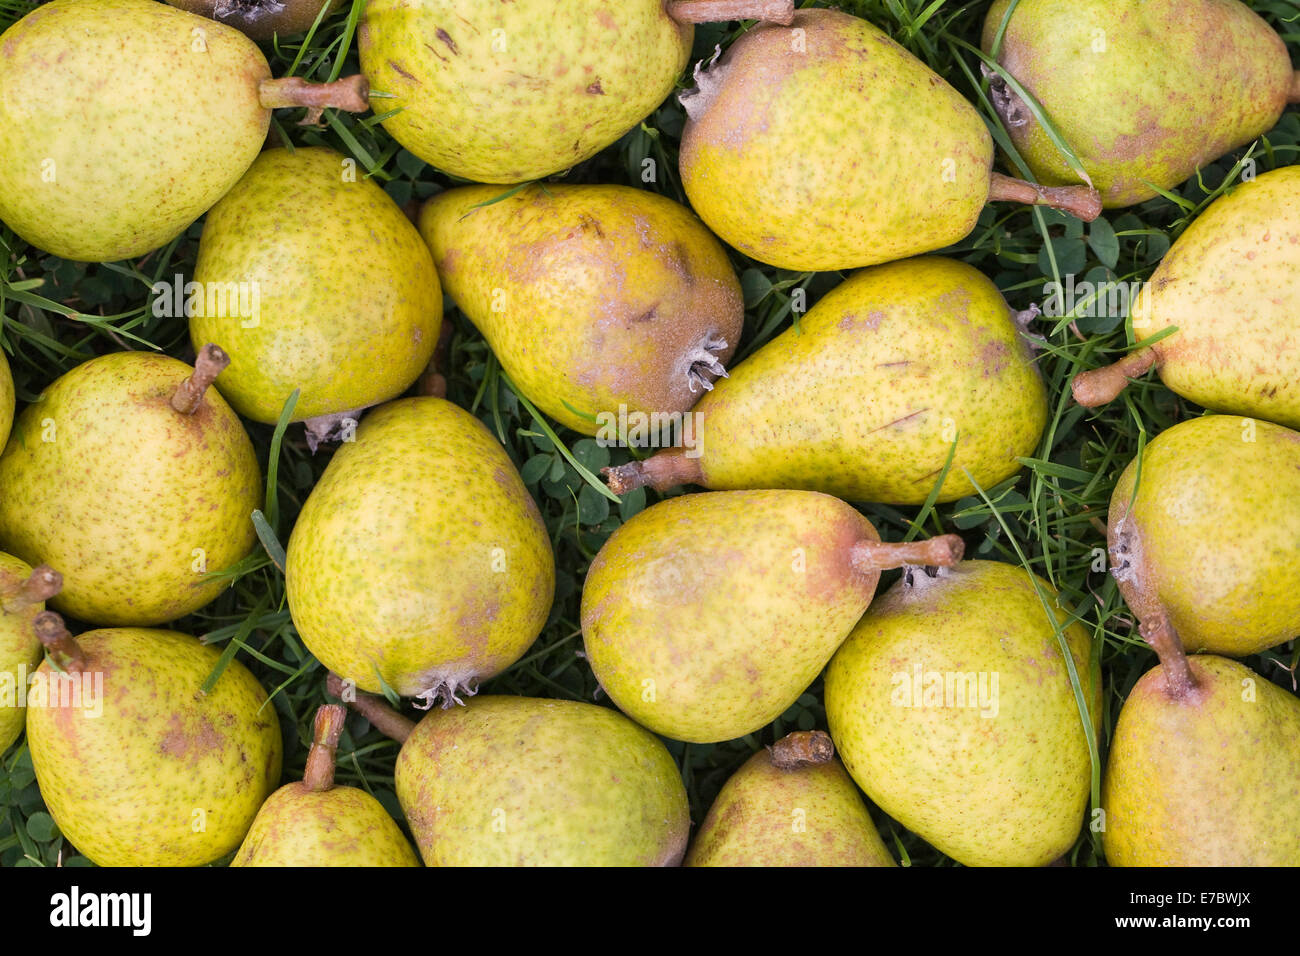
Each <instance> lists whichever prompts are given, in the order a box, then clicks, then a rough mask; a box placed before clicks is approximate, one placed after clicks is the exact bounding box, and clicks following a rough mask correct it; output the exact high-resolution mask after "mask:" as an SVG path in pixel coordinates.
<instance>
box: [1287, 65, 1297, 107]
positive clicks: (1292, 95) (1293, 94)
mask: <svg viewBox="0 0 1300 956" xmlns="http://www.w3.org/2000/svg"><path fill="white" fill-rule="evenodd" d="M1286 101H1287V102H1288V103H1300V71H1297V72H1295V73H1292V74H1291V86H1290V88H1288V89H1287V91H1286Z"/></svg>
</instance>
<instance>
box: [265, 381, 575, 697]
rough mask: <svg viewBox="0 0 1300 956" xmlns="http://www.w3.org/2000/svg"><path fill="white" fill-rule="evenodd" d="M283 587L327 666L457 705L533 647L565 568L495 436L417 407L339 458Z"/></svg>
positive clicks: (452, 414)
mask: <svg viewBox="0 0 1300 956" xmlns="http://www.w3.org/2000/svg"><path fill="white" fill-rule="evenodd" d="M285 576H286V580H287V593H288V600H289V611H290V613H291V614H292V615H293V621H294V624H295V625H296V626H297V628H298V633H299V634H300V635H301V637H302V639H303V642H304V643H305V644H306V645H307V647H308V649H309V650H311V652H312V653H313V654H315V655H316V656H317V657H318V658H320V661H321V663H323V664H324V665H325V666H326V667H328V668H329V669H330V670H332V671H334V672H335V673H337V674H339V675H340V676H342V677H345V678H349V679H351V680H353V681H355V682H356V683H357V685H358V686H359V687H362V688H363V689H365V690H369V691H381V690H383V689H384V687H385V686H387V687H389V688H391V689H392V690H394V691H396V692H397V693H398V694H400V695H402V696H404V697H420V698H422V699H423V701H424V703H425V705H426V706H428V705H430V704H432V703H433V701H434V700H436V699H441V700H442V701H443V703H444V705H448V704H450V703H451V702H452V701H455V700H458V699H459V696H460V695H461V694H464V693H473V692H474V689H475V687H476V685H477V683H478V681H480V680H485V679H486V678H488V677H492V676H493V675H495V674H499V673H500V672H501V671H503V670H505V669H506V668H507V667H509V666H510V665H511V664H513V663H514V662H515V661H516V660H518V659H519V657H520V656H522V655H523V653H524V651H526V650H527V649H528V647H529V645H531V644H532V643H533V640H534V639H535V638H536V637H537V635H538V633H539V632H540V631H541V629H542V625H544V624H545V623H546V618H547V615H548V614H549V613H550V609H551V599H552V597H553V596H554V591H555V556H554V553H553V552H552V550H551V542H550V539H549V537H548V536H547V532H546V526H545V525H544V524H543V523H542V518H541V515H540V514H539V512H538V510H537V505H536V504H535V503H534V502H533V499H532V496H530V495H529V494H528V490H527V489H526V488H525V487H524V483H523V481H522V480H521V479H520V477H519V473H518V472H517V471H515V467H514V465H513V464H512V463H511V461H510V458H509V456H508V455H507V454H506V452H505V449H504V448H502V447H501V445H500V443H499V442H498V441H497V440H496V439H495V438H494V437H493V436H492V434H491V433H490V432H489V431H488V430H487V428H485V427H484V426H483V424H482V423H481V422H480V421H479V420H478V419H476V418H475V417H474V416H472V415H470V414H469V413H468V412H466V411H464V410H462V409H460V408H458V407H456V406H455V405H453V404H452V403H451V402H448V401H444V400H443V399H440V398H407V399H401V400H399V401H396V402H389V403H388V404H386V405H383V406H381V407H380V408H377V409H375V410H374V411H372V412H370V413H369V414H368V415H367V416H366V417H365V419H363V420H362V422H361V426H360V427H359V428H358V429H357V432H356V440H355V441H351V442H346V443H344V444H343V445H341V446H340V447H339V449H338V451H337V452H335V454H334V458H333V459H332V460H331V461H330V463H329V465H328V467H326V469H325V473H324V474H323V475H322V476H321V479H320V481H319V482H318V483H317V484H316V487H315V488H314V489H313V490H312V493H311V496H310V497H309V498H308V499H307V503H306V504H305V505H303V508H302V513H301V514H300V515H299V516H298V521H297V523H296V524H295V525H294V529H293V534H292V536H291V537H290V538H289V547H288V551H287V563H286V567H285Z"/></svg>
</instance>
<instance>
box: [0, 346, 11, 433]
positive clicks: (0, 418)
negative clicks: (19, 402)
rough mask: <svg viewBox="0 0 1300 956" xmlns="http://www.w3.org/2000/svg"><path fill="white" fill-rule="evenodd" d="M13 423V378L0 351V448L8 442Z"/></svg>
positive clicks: (6, 360) (7, 361) (3, 354)
mask: <svg viewBox="0 0 1300 956" xmlns="http://www.w3.org/2000/svg"><path fill="white" fill-rule="evenodd" d="M13 423H14V378H13V375H12V374H11V373H10V371H9V360H8V359H7V358H5V353H4V352H3V351H0V448H4V446H5V442H7V441H9V429H10V428H12V427H13Z"/></svg>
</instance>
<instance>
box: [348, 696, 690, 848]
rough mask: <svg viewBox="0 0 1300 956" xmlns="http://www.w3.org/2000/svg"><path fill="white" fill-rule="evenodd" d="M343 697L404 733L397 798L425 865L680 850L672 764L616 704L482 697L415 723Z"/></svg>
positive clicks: (387, 728)
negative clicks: (613, 708) (614, 709)
mask: <svg viewBox="0 0 1300 956" xmlns="http://www.w3.org/2000/svg"><path fill="white" fill-rule="evenodd" d="M331 690H332V691H333V692H334V693H336V694H340V693H342V694H344V695H345V696H347V694H348V692H347V691H346V689H345V688H343V687H341V686H340V684H339V682H338V679H337V678H334V679H333V680H332V682H331ZM349 702H350V703H351V704H352V706H353V707H355V708H356V709H357V710H359V711H360V712H361V713H362V714H363V715H365V716H366V718H367V719H369V720H370V721H371V723H373V724H374V725H375V726H376V727H378V728H379V729H380V730H381V731H383V732H384V733H386V734H388V735H389V736H391V737H393V738H394V739H396V740H400V741H402V749H401V752H400V753H399V754H398V756H397V767H396V770H395V773H394V776H395V779H396V783H397V798H398V800H400V801H401V804H402V810H403V811H404V812H405V813H406V819H407V821H408V822H409V823H410V825H411V833H412V834H413V835H414V836H415V841H416V843H417V844H418V845H419V848H420V855H421V856H422V857H423V858H424V862H425V863H426V864H427V865H429V866H676V865H677V864H678V863H680V862H681V859H682V854H683V853H685V852H686V836H687V832H688V831H689V830H690V825H691V824H690V810H689V807H688V805H687V799H686V788H685V787H684V786H682V778H681V774H680V772H679V771H678V769H677V765H676V764H675V763H674V762H673V758H672V757H671V756H670V755H669V753H668V750H667V748H666V747H664V745H663V744H662V743H660V742H659V740H657V739H656V738H655V736H654V735H653V734H651V733H650V732H649V731H647V730H645V729H643V728H641V727H638V726H637V725H636V724H634V723H632V721H630V720H628V719H627V718H626V717H624V716H623V715H622V714H620V713H618V712H616V711H613V710H610V709H609V708H607V707H598V706H596V705H595V704H587V703H583V702H581V701H572V700H540V699H538V698H534V697H505V696H482V697H475V698H474V699H472V700H469V701H467V702H466V703H465V706H463V707H453V708H451V709H448V710H435V711H432V712H431V713H429V714H428V715H427V716H426V717H425V718H424V719H423V720H421V721H420V722H419V723H418V724H412V723H411V721H409V720H407V719H406V718H405V717H403V716H401V715H400V714H397V713H395V712H394V711H392V710H391V709H390V708H388V707H387V706H386V705H385V704H383V702H382V701H379V700H377V699H375V698H373V697H370V696H369V695H367V694H351V696H350V698H349Z"/></svg>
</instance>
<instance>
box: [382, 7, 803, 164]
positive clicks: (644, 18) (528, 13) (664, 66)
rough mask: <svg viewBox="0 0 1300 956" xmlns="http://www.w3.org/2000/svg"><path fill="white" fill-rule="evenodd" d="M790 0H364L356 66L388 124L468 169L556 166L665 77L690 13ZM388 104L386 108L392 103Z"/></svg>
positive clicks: (431, 158) (623, 128)
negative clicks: (380, 94) (380, 96)
mask: <svg viewBox="0 0 1300 956" xmlns="http://www.w3.org/2000/svg"><path fill="white" fill-rule="evenodd" d="M792 8H793V4H792V2H791V0H693V2H667V3H666V2H665V0H558V2H557V0H513V2H510V3H501V2H500V0H370V2H369V3H367V4H366V6H365V12H364V13H363V14H362V18H361V26H360V27H359V29H358V31H357V44H358V48H359V50H360V55H361V69H362V71H363V72H364V73H365V75H366V76H367V77H369V79H370V82H371V84H373V86H374V87H375V89H376V90H382V91H384V92H385V93H388V94H391V96H392V98H391V99H386V100H384V105H385V117H386V118H385V119H384V128H385V129H386V130H388V132H389V133H390V134H392V137H393V138H394V139H395V140H397V141H398V142H399V143H401V144H402V145H403V146H405V147H406V148H407V149H408V150H410V151H411V152H412V153H414V154H415V155H416V156H418V157H420V158H421V159H423V160H424V161H425V162H428V163H432V164H433V165H434V166H437V167H438V168H439V169H441V170H443V171H444V172H447V173H451V174H452V175H453V176H459V177H461V178H463V179H470V180H474V181H475V182H482V183H518V182H523V181H525V180H530V179H541V178H543V177H545V176H549V175H551V174H552V173H559V172H563V171H564V170H566V169H568V168H569V167H571V166H574V165H576V164H578V163H580V162H582V161H583V160H586V159H590V158H591V157H592V156H594V155H596V153H598V152H600V151H601V150H602V149H604V148H605V147H606V146H608V145H610V144H611V143H613V142H614V141H615V140H617V139H618V138H619V137H621V136H622V135H623V134H624V133H626V132H628V131H629V130H631V129H634V128H635V127H636V125H637V124H638V123H640V122H641V120H643V119H644V118H645V117H646V116H647V115H649V114H650V113H651V112H652V111H653V110H654V109H655V108H656V107H657V106H659V104H660V103H662V102H663V101H664V99H665V98H666V97H667V96H668V94H670V93H671V92H672V91H673V87H674V85H675V84H676V83H677V78H678V76H679V75H680V74H681V72H682V69H683V68H684V67H685V66H686V60H687V57H688V56H689V55H690V51H691V41H692V39H693V37H694V27H693V26H692V24H693V23H695V22H704V21H707V20H713V19H721V20H729V19H740V18H744V17H760V16H769V17H774V18H777V19H781V20H782V21H783V22H787V23H788V22H789V17H790V15H791V11H792ZM390 111H391V112H390Z"/></svg>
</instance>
